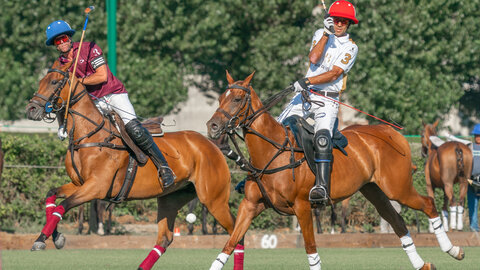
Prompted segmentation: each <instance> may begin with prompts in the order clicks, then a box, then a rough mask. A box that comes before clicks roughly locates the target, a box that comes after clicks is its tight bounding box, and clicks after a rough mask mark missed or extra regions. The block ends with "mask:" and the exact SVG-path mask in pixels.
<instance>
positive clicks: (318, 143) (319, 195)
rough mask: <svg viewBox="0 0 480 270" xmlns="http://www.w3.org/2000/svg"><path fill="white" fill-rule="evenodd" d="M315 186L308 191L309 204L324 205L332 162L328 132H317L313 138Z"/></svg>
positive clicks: (328, 189)
mask: <svg viewBox="0 0 480 270" xmlns="http://www.w3.org/2000/svg"><path fill="white" fill-rule="evenodd" d="M314 140H315V142H314V148H315V186H314V187H313V188H312V189H311V190H310V194H309V200H310V202H311V203H315V204H323V205H326V204H327V203H328V201H329V198H330V197H329V192H330V164H331V162H332V139H331V137H330V131H328V130H326V129H322V130H319V131H317V132H316V133H315V137H314Z"/></svg>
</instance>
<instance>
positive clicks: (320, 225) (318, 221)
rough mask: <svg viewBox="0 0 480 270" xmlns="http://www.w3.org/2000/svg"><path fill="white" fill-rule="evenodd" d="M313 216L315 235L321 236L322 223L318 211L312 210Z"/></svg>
mask: <svg viewBox="0 0 480 270" xmlns="http://www.w3.org/2000/svg"><path fill="white" fill-rule="evenodd" d="M313 215H314V216H315V224H316V225H317V233H318V234H321V233H322V232H323V229H322V222H321V221H320V209H318V208H315V209H313Z"/></svg>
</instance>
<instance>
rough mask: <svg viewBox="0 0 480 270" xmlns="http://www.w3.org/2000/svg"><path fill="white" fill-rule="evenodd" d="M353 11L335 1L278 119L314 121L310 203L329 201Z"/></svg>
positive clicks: (353, 48) (351, 50) (352, 48)
mask: <svg viewBox="0 0 480 270" xmlns="http://www.w3.org/2000/svg"><path fill="white" fill-rule="evenodd" d="M355 15H356V14H355V7H354V6H353V5H352V4H351V3H350V2H348V1H344V0H339V1H335V2H334V3H333V4H332V5H331V6H330V8H329V10H328V14H327V16H326V18H325V20H324V21H323V25H324V27H323V28H322V29H318V30H317V31H316V32H315V34H314V36H313V40H312V45H311V47H310V53H309V55H308V57H309V60H310V67H309V69H308V71H307V74H306V76H305V78H302V79H300V80H298V81H296V82H294V83H293V88H294V90H295V92H297V94H296V95H295V96H294V97H293V99H292V100H291V101H290V104H289V105H288V106H287V108H286V109H285V110H284V111H283V112H282V113H281V114H280V116H279V117H278V121H279V122H282V123H283V122H284V120H286V119H287V118H288V117H289V116H292V115H298V116H300V117H303V118H308V117H313V119H314V120H315V126H314V128H315V136H314V147H315V167H316V169H315V175H316V176H315V186H314V187H313V188H312V189H311V190H310V195H309V199H310V201H311V202H313V203H318V204H326V203H327V202H328V201H329V189H330V171H331V161H332V139H331V138H332V135H333V128H334V125H335V121H336V119H337V114H338V107H339V104H338V103H337V102H335V101H332V100H331V99H334V100H338V98H339V96H340V93H341V92H342V91H343V90H344V89H345V87H346V80H347V73H348V72H349V71H350V69H351V68H352V66H353V64H354V63H355V59H356V57H357V52H358V47H357V45H355V43H354V42H353V41H352V40H351V39H350V38H349V35H348V34H347V30H348V28H349V27H350V25H351V24H357V23H358V20H357V18H356V16H355ZM304 90H310V91H311V92H308V93H307V94H308V96H309V98H310V100H311V101H312V103H311V106H305V107H304V104H303V102H302V93H301V92H302V91H304ZM324 96H326V97H329V98H330V99H328V98H325V97H324Z"/></svg>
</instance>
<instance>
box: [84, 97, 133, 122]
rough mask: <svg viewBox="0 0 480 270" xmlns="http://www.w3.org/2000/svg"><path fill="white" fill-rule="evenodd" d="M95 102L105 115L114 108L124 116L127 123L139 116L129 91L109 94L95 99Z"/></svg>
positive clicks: (123, 118)
mask: <svg viewBox="0 0 480 270" xmlns="http://www.w3.org/2000/svg"><path fill="white" fill-rule="evenodd" d="M93 103H95V105H96V106H97V108H98V109H99V110H100V112H102V113H103V114H104V115H106V114H108V113H109V112H111V111H112V110H114V111H115V112H116V113H118V115H120V117H121V118H122V120H123V122H124V123H125V125H126V124H127V123H128V122H130V120H132V119H135V118H137V115H136V114H135V109H133V106H132V103H131V102H130V99H128V94H127V93H122V94H108V95H106V96H103V97H101V98H99V99H95V100H93Z"/></svg>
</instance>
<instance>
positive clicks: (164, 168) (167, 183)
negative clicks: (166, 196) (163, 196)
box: [158, 166, 177, 188]
mask: <svg viewBox="0 0 480 270" xmlns="http://www.w3.org/2000/svg"><path fill="white" fill-rule="evenodd" d="M167 170H168V171H170V175H169V176H171V177H169V176H166V175H165V173H166V174H168V173H167ZM162 171H163V172H164V173H162ZM158 175H159V176H160V178H162V184H163V188H167V187H169V186H171V185H172V184H173V183H175V179H177V176H176V175H175V173H174V172H173V170H172V169H171V168H170V167H169V166H160V168H159V169H158ZM165 176H166V177H165ZM168 180H169V181H168Z"/></svg>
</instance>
